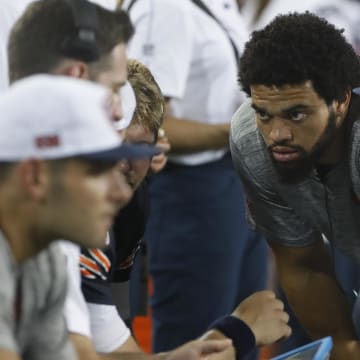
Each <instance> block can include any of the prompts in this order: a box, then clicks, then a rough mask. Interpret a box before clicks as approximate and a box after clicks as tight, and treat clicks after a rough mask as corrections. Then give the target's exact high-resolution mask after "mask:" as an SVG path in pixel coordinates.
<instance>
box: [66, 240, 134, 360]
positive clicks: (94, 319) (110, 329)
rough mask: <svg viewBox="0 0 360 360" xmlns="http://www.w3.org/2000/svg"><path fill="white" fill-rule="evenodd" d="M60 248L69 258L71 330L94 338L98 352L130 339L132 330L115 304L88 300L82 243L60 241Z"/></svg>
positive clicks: (113, 347)
mask: <svg viewBox="0 0 360 360" xmlns="http://www.w3.org/2000/svg"><path fill="white" fill-rule="evenodd" d="M60 248H61V250H62V251H63V253H64V254H65V256H66V260H67V273H68V293H67V297H66V301H65V310H64V311H65V319H66V324H67V328H68V331H69V332H72V333H76V334H80V335H83V336H86V337H88V338H91V340H92V342H93V344H94V346H95V349H96V351H98V352H102V353H110V352H112V351H114V350H115V349H117V348H118V347H120V346H121V345H123V344H124V343H125V342H126V341H127V340H128V338H129V337H130V335H131V334H130V331H129V329H128V328H127V326H126V325H125V323H124V322H123V321H122V319H121V317H120V316H119V314H118V312H117V310H116V307H115V306H110V305H99V304H90V303H87V302H86V301H85V298H84V296H83V293H82V291H81V276H80V267H79V259H80V248H79V246H77V245H75V244H73V243H70V242H68V241H61V242H60Z"/></svg>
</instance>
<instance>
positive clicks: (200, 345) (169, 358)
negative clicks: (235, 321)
mask: <svg viewBox="0 0 360 360" xmlns="http://www.w3.org/2000/svg"><path fill="white" fill-rule="evenodd" d="M231 345H232V341H231V340H230V339H224V340H194V341H191V342H188V343H186V344H185V345H182V346H180V347H178V348H176V349H175V350H172V351H169V352H168V353H166V354H165V359H166V360H200V359H205V358H206V357H208V356H209V355H211V354H213V353H220V352H223V351H225V350H226V349H228V348H230V347H231Z"/></svg>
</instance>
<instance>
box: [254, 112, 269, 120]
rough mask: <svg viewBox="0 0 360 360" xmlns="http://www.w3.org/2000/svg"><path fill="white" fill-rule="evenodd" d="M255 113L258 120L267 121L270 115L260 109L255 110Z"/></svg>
mask: <svg viewBox="0 0 360 360" xmlns="http://www.w3.org/2000/svg"><path fill="white" fill-rule="evenodd" d="M256 115H257V117H258V119H259V120H260V121H268V120H269V119H270V116H269V115H268V114H267V113H266V112H265V111H262V110H256Z"/></svg>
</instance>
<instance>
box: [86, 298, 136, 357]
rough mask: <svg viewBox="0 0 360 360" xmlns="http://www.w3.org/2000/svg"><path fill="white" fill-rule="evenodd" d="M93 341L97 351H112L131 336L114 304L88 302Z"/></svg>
mask: <svg viewBox="0 0 360 360" xmlns="http://www.w3.org/2000/svg"><path fill="white" fill-rule="evenodd" d="M87 306H88V309H89V313H90V324H91V333H92V339H93V343H94V345H95V349H96V351H97V352H101V353H111V352H113V351H114V350H116V349H117V348H118V347H120V346H121V345H123V344H124V343H125V342H126V341H127V340H128V339H129V337H130V331H129V329H128V327H127V326H126V325H125V323H124V322H123V320H122V319H121V317H120V315H119V314H118V312H117V310H116V307H115V306H114V305H100V304H91V303H88V304H87Z"/></svg>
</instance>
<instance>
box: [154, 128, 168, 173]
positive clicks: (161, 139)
mask: <svg viewBox="0 0 360 360" xmlns="http://www.w3.org/2000/svg"><path fill="white" fill-rule="evenodd" d="M155 146H156V147H158V148H161V149H162V151H163V152H162V153H161V154H159V155H156V156H154V157H153V158H152V160H151V163H150V173H152V174H156V173H158V172H159V171H161V170H162V169H163V168H164V167H165V165H166V163H167V160H168V158H167V155H166V153H167V152H168V151H169V150H170V147H171V146H170V143H169V140H168V138H167V137H166V136H165V132H164V130H163V129H159V132H158V141H157V142H156V144H155Z"/></svg>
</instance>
